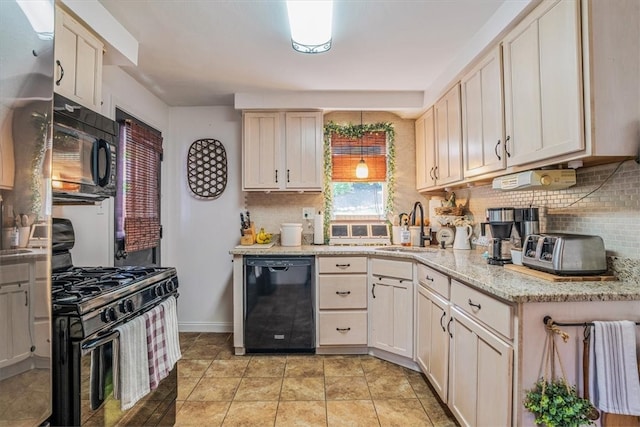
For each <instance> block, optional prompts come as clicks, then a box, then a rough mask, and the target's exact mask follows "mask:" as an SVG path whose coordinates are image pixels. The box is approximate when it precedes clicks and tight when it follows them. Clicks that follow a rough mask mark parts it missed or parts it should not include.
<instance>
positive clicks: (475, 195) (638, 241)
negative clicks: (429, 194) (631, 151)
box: [456, 160, 640, 259]
mask: <svg viewBox="0 0 640 427" xmlns="http://www.w3.org/2000/svg"><path fill="white" fill-rule="evenodd" d="M576 181H577V183H576V185H575V186H573V187H570V188H567V189H565V190H558V191H505V192H503V191H496V190H493V189H492V188H491V185H485V186H480V187H473V188H469V189H465V190H459V191H456V196H457V197H458V200H460V201H462V202H466V203H468V207H469V211H470V212H471V213H472V214H473V218H474V222H481V221H484V217H485V210H486V209H487V208H490V207H515V208H520V207H528V206H533V207H538V208H540V231H541V232H565V233H576V234H591V235H598V236H601V237H602V238H603V240H604V243H605V248H606V250H607V254H608V255H609V256H614V257H622V258H633V259H640V166H639V165H638V164H637V163H636V162H634V161H632V160H628V161H625V162H623V163H622V164H620V163H612V164H607V165H601V166H593V167H589V168H580V169H578V170H577V171H576ZM478 233H479V226H478V225H477V224H476V225H475V234H478Z"/></svg>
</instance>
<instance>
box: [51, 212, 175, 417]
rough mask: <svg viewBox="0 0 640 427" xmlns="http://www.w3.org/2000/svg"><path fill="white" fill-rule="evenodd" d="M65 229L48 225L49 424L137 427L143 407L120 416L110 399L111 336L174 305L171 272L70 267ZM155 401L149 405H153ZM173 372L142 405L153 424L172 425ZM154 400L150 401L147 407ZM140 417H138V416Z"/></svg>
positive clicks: (114, 382) (115, 348)
mask: <svg viewBox="0 0 640 427" xmlns="http://www.w3.org/2000/svg"><path fill="white" fill-rule="evenodd" d="M73 244H74V234H73V226H72V224H71V223H70V222H69V221H68V220H63V219H57V218H54V221H53V236H52V247H53V257H52V281H51V288H52V315H53V343H52V356H53V416H52V418H51V424H52V425H54V426H62V425H74V426H75V425H83V424H92V425H93V424H99V425H103V426H107V425H114V424H118V423H120V424H122V423H124V424H127V423H128V420H135V421H130V422H133V423H136V424H137V423H142V424H145V422H144V421H145V420H142V419H141V418H139V417H140V416H141V415H140V414H146V415H151V414H153V413H150V412H149V408H148V406H149V403H145V405H144V407H141V408H137V407H136V406H134V407H133V408H131V409H129V410H127V411H121V410H120V405H119V404H118V402H117V401H115V397H114V395H116V394H117V392H118V364H119V351H120V349H119V333H118V331H117V330H116V328H117V327H118V326H120V325H123V324H124V323H126V322H128V321H130V320H132V319H134V318H136V317H137V316H141V315H143V314H144V313H145V312H146V311H148V310H151V309H152V308H154V307H156V306H157V305H159V304H161V303H163V302H164V301H165V300H167V299H168V298H170V297H175V298H177V297H178V277H177V272H176V269H175V268H173V267H148V266H125V267H77V266H73V265H72V262H71V254H70V249H71V248H72V247H73ZM154 396H155V398H154ZM176 396H177V369H175V368H174V369H173V371H172V373H171V375H170V376H169V378H166V379H165V380H163V381H162V382H161V383H160V385H159V386H158V388H157V389H156V390H155V391H154V392H152V393H151V395H149V396H148V397H147V398H145V401H146V402H151V403H152V404H153V403H157V408H156V409H157V411H161V412H162V413H161V414H153V416H154V417H155V418H158V417H160V416H162V417H164V418H165V421H166V420H167V418H166V417H169V418H171V417H172V416H173V417H175V398H176ZM154 399H155V400H154ZM138 409H140V410H138Z"/></svg>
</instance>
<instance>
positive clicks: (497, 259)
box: [482, 208, 514, 265]
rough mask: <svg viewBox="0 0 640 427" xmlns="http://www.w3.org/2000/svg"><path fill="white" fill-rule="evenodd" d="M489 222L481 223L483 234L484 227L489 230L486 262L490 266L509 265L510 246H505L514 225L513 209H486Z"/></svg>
mask: <svg viewBox="0 0 640 427" xmlns="http://www.w3.org/2000/svg"><path fill="white" fill-rule="evenodd" d="M487 218H488V220H489V222H485V223H482V229H483V234H484V230H485V226H486V225H487V224H489V228H490V229H491V237H492V239H491V246H490V252H489V258H488V259H487V262H488V263H489V264H492V265H504V264H511V247H510V246H511V245H509V244H506V243H507V242H508V241H509V239H510V238H511V231H512V229H513V225H514V209H513V208H489V209H487Z"/></svg>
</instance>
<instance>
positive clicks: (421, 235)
mask: <svg viewBox="0 0 640 427" xmlns="http://www.w3.org/2000/svg"><path fill="white" fill-rule="evenodd" d="M416 208H420V246H421V247H423V248H424V246H425V245H424V242H425V240H431V236H427V235H425V234H424V209H423V207H422V203H420V202H416V203H415V204H414V205H413V211H412V212H411V218H412V219H413V225H416Z"/></svg>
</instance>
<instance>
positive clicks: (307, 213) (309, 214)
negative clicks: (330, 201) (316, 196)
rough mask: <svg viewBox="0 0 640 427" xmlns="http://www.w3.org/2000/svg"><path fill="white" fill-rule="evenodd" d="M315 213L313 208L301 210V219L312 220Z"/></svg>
mask: <svg viewBox="0 0 640 427" xmlns="http://www.w3.org/2000/svg"><path fill="white" fill-rule="evenodd" d="M314 213H315V209H314V208H302V218H304V219H309V220H311V219H313V214H314Z"/></svg>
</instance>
